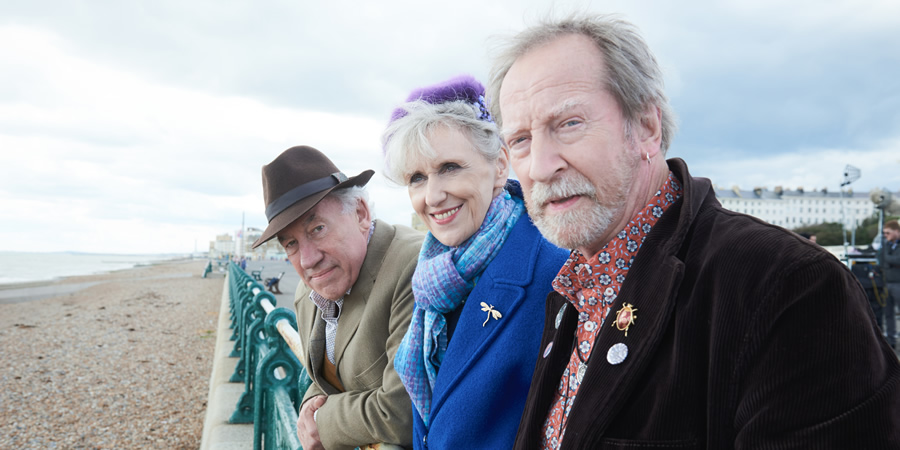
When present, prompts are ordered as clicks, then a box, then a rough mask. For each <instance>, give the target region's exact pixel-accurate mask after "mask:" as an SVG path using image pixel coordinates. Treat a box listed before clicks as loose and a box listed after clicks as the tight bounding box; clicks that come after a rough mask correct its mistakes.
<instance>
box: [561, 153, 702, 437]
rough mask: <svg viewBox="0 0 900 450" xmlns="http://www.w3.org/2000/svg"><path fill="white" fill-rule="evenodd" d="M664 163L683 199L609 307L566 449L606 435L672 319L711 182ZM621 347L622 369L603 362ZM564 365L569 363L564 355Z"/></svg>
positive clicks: (677, 163)
mask: <svg viewBox="0 0 900 450" xmlns="http://www.w3.org/2000/svg"><path fill="white" fill-rule="evenodd" d="M668 164H669V168H670V170H671V171H672V172H673V173H674V174H675V177H676V178H677V179H678V180H679V181H680V182H681V183H682V186H683V187H684V191H683V195H682V198H681V199H680V200H679V201H677V202H676V203H675V204H673V205H672V206H671V207H670V208H669V210H668V211H666V213H665V214H664V215H663V216H662V217H661V218H660V220H659V221H658V222H657V223H656V224H655V225H654V227H653V230H652V231H651V232H650V234H649V235H647V239H646V240H645V241H644V244H643V245H642V246H641V250H640V252H639V253H638V256H637V258H636V260H635V262H634V265H633V266H632V267H631V269H630V270H629V274H628V278H627V279H626V280H625V284H624V285H623V286H622V290H621V292H620V293H619V296H618V297H617V298H616V301H615V302H614V303H613V305H612V307H611V310H610V314H609V318H608V319H607V320H606V322H605V323H604V324H603V325H602V328H601V331H600V333H599V334H598V335H597V337H596V338H595V340H594V350H593V352H592V354H591V358H590V360H589V364H588V369H587V373H586V374H585V377H584V380H583V383H582V386H581V392H584V391H585V390H590V391H591V394H590V395H579V396H578V397H576V399H575V403H574V405H573V407H572V411H571V413H570V419H569V423H568V426H567V427H566V437H565V439H564V441H563V442H564V443H565V446H566V447H569V448H578V445H579V443H580V442H581V440H582V439H583V438H584V437H585V436H588V435H593V436H597V435H601V434H603V433H605V431H606V428H607V427H608V426H609V424H610V422H611V421H612V419H613V418H614V417H615V416H616V414H617V413H618V411H619V410H620V409H621V408H622V407H623V406H624V404H625V401H626V399H628V398H629V395H630V394H631V393H632V392H633V391H634V390H635V389H636V388H640V386H638V385H637V383H638V380H640V379H641V374H642V372H643V371H644V370H645V369H646V368H647V365H648V364H649V363H650V361H651V360H652V356H653V355H654V353H656V349H657V347H658V346H659V344H660V342H661V341H662V339H663V336H664V335H665V332H666V330H667V329H668V328H669V322H670V321H671V320H672V319H673V317H674V310H675V306H676V305H675V299H676V293H677V290H678V288H679V286H680V283H681V279H682V276H683V271H684V263H683V252H684V250H685V249H686V247H685V244H686V243H687V242H686V239H687V237H688V236H689V231H690V229H691V226H692V224H693V222H694V219H695V217H696V215H697V213H698V211H699V210H700V207H701V205H702V204H703V202H704V200H705V199H706V197H707V196H708V194H709V192H710V189H711V184H710V182H709V180H705V179H694V178H691V176H690V174H689V173H688V170H687V165H686V164H685V163H684V161H683V160H681V159H677V158H675V159H670V160H669V161H668ZM625 302H627V303H630V304H631V305H633V306H634V307H635V308H637V310H638V312H637V313H635V322H634V325H633V326H631V327H630V328H629V330H628V336H627V337H626V336H625V333H624V332H623V331H619V330H618V329H617V328H616V327H615V320H616V313H617V312H618V311H619V310H620V309H621V308H622V307H623V304H624V303H625ZM575 316H577V312H576V311H575V309H574V308H571V307H567V308H566V315H565V319H564V322H563V323H564V324H565V326H562V327H560V330H559V331H560V333H574V328H575V325H576V324H577V319H575ZM547 323H548V324H549V323H551V322H549V321H548V322H547ZM558 336H559V334H557V337H558ZM562 340H565V339H562ZM568 341H571V339H569V340H568ZM620 343H621V344H624V345H625V346H626V347H627V349H628V355H627V357H626V358H625V360H624V361H623V362H621V363H620V364H612V363H610V362H609V361H608V360H607V352H608V351H609V349H610V348H612V347H613V346H614V345H616V344H620ZM576 345H577V343H576ZM564 351H565V352H571V347H569V346H567V348H566V349H564ZM568 354H571V353H568ZM565 360H566V361H568V356H567V357H566V358H565ZM551 372H552V371H551ZM550 381H551V380H546V381H545V382H550ZM552 382H553V383H557V382H558V380H552ZM544 413H546V410H545V411H544ZM579 417H582V418H584V419H585V420H588V421H589V423H590V426H589V427H585V426H581V425H580V424H579V422H580V421H579V420H578V419H577V418H579Z"/></svg>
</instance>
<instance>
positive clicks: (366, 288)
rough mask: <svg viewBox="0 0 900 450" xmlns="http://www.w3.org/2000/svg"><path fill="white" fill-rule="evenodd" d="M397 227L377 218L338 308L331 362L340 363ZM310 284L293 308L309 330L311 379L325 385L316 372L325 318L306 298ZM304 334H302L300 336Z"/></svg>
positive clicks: (301, 293) (320, 353) (323, 345)
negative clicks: (350, 287)
mask: <svg viewBox="0 0 900 450" xmlns="http://www.w3.org/2000/svg"><path fill="white" fill-rule="evenodd" d="M395 232H396V230H395V228H394V227H393V226H392V225H390V224H388V223H387V222H383V221H381V220H378V221H377V223H376V224H375V232H374V233H373V234H372V238H371V239H370V240H369V245H368V247H367V248H366V257H365V260H363V265H362V267H360V270H359V276H358V277H357V279H356V283H354V284H353V288H352V289H351V290H350V294H348V295H347V296H346V297H344V307H343V310H341V317H340V319H338V334H337V336H336V337H335V343H334V363H335V366H340V362H341V358H342V357H343V355H344V351H345V350H346V349H347V346H348V344H349V343H350V340H351V339H352V338H353V335H354V334H356V330H357V329H358V328H359V324H360V321H361V320H362V317H363V314H364V313H365V310H366V303H367V301H368V298H369V295H370V294H371V293H372V287H373V286H374V285H375V278H376V276H377V274H378V270H379V269H380V268H381V263H382V261H383V260H384V258H385V256H386V255H387V250H388V247H390V245H391V242H392V240H393V238H394V234H395ZM308 295H309V288H306V289H298V290H297V295H296V297H295V299H294V304H295V307H296V308H295V309H297V311H298V312H300V313H301V314H300V315H299V316H298V317H297V323H298V324H301V323H302V324H305V325H306V329H307V330H310V334H309V338H308V342H307V344H306V347H307V349H308V351H307V352H306V355H307V367H312V368H313V372H314V373H313V374H312V375H313V379H314V380H316V382H317V383H318V384H319V385H320V386H326V385H328V383H327V382H326V381H325V379H324V378H322V377H321V376H320V375H321V374H319V373H318V370H319V369H320V368H321V364H322V358H324V356H325V331H324V330H325V322H324V321H322V320H318V318H319V310H318V308H316V307H315V306H314V305H312V303H311V302H310V301H309V298H308ZM299 304H308V305H309V306H308V307H304V308H301V307H299V306H298V305H299ZM302 337H304V338H305V336H302Z"/></svg>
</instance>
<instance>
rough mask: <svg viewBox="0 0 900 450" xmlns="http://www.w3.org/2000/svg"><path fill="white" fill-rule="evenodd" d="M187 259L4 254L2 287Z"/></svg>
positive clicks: (0, 255) (1, 259)
mask: <svg viewBox="0 0 900 450" xmlns="http://www.w3.org/2000/svg"><path fill="white" fill-rule="evenodd" d="M185 256H187V255H115V254H98V253H74V252H64V253H31V252H3V251H0V285H3V284H13V283H28V282H34V281H47V280H54V279H57V278H63V277H71V276H76V275H92V274H97V273H106V272H112V271H115V270H122V269H130V268H132V267H137V266H145V265H150V264H153V263H154V262H158V261H166V260H171V259H178V258H183V257H185Z"/></svg>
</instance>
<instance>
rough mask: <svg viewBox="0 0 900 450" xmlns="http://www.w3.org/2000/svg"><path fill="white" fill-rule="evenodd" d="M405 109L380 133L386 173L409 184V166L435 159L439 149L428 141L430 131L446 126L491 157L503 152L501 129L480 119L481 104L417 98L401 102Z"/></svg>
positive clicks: (400, 182)
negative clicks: (435, 102) (429, 100)
mask: <svg viewBox="0 0 900 450" xmlns="http://www.w3.org/2000/svg"><path fill="white" fill-rule="evenodd" d="M400 109H402V110H404V111H405V112H406V115H404V116H403V117H401V118H399V119H396V120H394V121H393V122H391V123H390V124H389V125H388V127H387V129H386V130H384V134H383V135H382V137H381V143H382V147H383V148H384V166H385V167H384V176H385V178H387V179H389V180H391V181H393V182H394V183H397V184H400V185H403V186H406V185H407V184H408V181H409V180H407V179H406V177H407V176H409V175H410V173H408V172H409V167H410V165H411V164H413V163H415V161H417V160H418V159H420V158H428V159H433V158H436V157H437V152H435V150H434V148H433V147H432V146H431V144H430V143H429V141H428V139H429V137H430V136H431V133H432V132H433V131H434V130H435V129H437V128H438V127H441V126H445V127H448V128H452V129H456V130H458V131H459V132H460V133H462V134H463V135H464V136H465V137H466V138H467V139H468V140H469V141H470V142H471V143H472V146H473V147H474V149H475V151H476V152H478V153H479V154H481V156H483V157H484V158H485V159H487V160H488V161H491V162H493V161H496V160H497V158H498V157H499V156H500V150H501V147H502V142H501V140H500V130H499V129H498V128H497V125H496V124H494V123H493V122H487V121H485V120H481V119H479V116H480V115H481V110H480V109H479V108H478V106H476V105H473V104H470V103H467V102H465V101H453V102H445V103H438V104H432V103H428V102H426V101H423V100H416V101H412V102H407V103H404V104H403V105H400Z"/></svg>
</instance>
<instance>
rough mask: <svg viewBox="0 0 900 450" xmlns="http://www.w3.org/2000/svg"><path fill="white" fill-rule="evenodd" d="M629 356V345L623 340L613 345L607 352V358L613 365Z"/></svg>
mask: <svg viewBox="0 0 900 450" xmlns="http://www.w3.org/2000/svg"><path fill="white" fill-rule="evenodd" d="M627 357H628V346H627V345H625V344H623V343H621V342H620V343H618V344H616V345H613V346H612V347H610V348H609V351H608V352H606V360H607V361H609V363H610V364H612V365H616V364H620V363H621V362H622V361H625V358H627Z"/></svg>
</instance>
